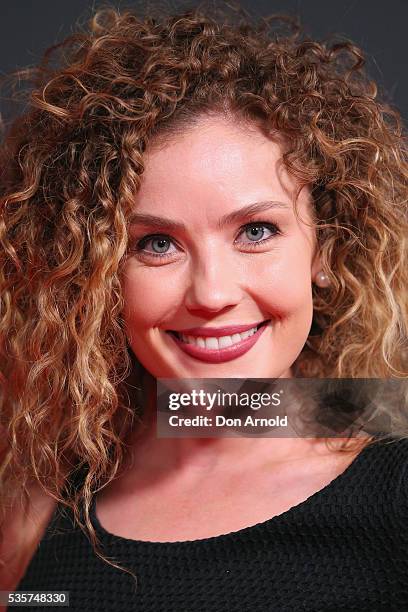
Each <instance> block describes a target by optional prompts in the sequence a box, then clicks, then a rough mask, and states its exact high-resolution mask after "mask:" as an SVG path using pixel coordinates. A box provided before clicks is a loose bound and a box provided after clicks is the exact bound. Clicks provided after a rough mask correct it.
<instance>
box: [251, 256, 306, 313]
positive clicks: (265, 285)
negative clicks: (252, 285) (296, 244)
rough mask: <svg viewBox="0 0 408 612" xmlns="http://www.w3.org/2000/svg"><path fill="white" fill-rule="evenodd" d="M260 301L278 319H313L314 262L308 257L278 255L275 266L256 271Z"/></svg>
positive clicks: (254, 272) (254, 276) (254, 273)
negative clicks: (311, 269) (312, 266)
mask: <svg viewBox="0 0 408 612" xmlns="http://www.w3.org/2000/svg"><path fill="white" fill-rule="evenodd" d="M251 276H252V278H257V279H258V282H257V283H256V286H257V289H256V292H257V296H258V300H261V301H262V302H263V306H264V307H265V309H266V310H267V311H268V312H270V313H271V314H272V315H273V316H274V317H275V318H277V319H281V320H282V321H283V320H287V319H288V318H290V317H294V316H296V317H302V318H303V317H304V318H305V319H309V318H310V317H311V315H312V312H313V301H312V287H311V282H312V281H311V273H310V262H309V261H308V258H307V256H303V257H301V258H299V257H290V254H287V256H285V257H284V258H283V257H281V258H279V259H278V258H276V260H275V261H274V262H273V263H272V265H265V266H263V268H262V270H261V269H259V270H255V269H253V270H252V274H251Z"/></svg>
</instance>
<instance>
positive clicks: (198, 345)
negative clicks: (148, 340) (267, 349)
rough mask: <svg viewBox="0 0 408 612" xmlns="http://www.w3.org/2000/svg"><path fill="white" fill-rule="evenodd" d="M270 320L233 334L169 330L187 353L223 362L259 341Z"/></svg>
mask: <svg viewBox="0 0 408 612" xmlns="http://www.w3.org/2000/svg"><path fill="white" fill-rule="evenodd" d="M269 322H270V320H267V321H263V322H262V323H260V324H259V325H255V326H254V327H252V328H250V329H248V330H246V331H243V332H240V333H234V334H232V335H225V336H217V337H216V336H205V337H203V336H190V335H185V334H182V333H179V332H176V331H172V330H169V331H168V332H167V333H168V334H169V335H170V336H171V337H172V338H173V340H174V341H175V342H176V344H177V346H178V347H179V348H180V349H181V350H182V351H183V352H184V353H187V355H190V356H191V357H194V358H195V359H198V360H200V361H205V362H207V363H222V362H224V361H230V360H232V359H236V358H237V357H239V356H240V355H243V354H244V353H246V352H247V351H249V349H250V348H252V347H253V346H254V344H255V343H256V342H257V341H258V339H259V338H260V336H261V335H262V333H263V332H264V331H265V329H266V327H267V325H268V323H269Z"/></svg>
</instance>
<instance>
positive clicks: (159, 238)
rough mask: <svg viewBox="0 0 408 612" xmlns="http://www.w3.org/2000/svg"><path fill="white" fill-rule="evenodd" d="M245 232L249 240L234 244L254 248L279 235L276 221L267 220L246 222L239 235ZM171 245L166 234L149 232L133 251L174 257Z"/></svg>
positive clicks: (148, 255) (147, 256)
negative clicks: (266, 233) (267, 233)
mask: <svg viewBox="0 0 408 612" xmlns="http://www.w3.org/2000/svg"><path fill="white" fill-rule="evenodd" d="M244 232H245V233H246V235H247V237H248V238H249V241H248V242H246V241H244V242H241V241H239V240H235V241H234V244H237V243H238V244H244V245H245V248H246V249H256V248H257V247H258V245H263V244H264V243H266V242H268V241H269V240H271V239H273V238H275V237H276V236H278V235H281V231H280V229H279V227H278V226H277V224H276V223H269V222H267V221H257V222H252V223H247V224H246V225H244V226H243V227H241V228H240V232H239V234H238V235H239V236H240V235H241V234H242V233H244ZM265 232H269V233H270V235H269V236H268V235H267V236H266V237H265ZM149 244H150V245H151V248H152V250H148V249H147V248H146V247H147V246H148V245H149ZM171 245H173V246H174V247H175V242H174V240H173V239H172V238H171V237H170V236H167V235H166V234H149V235H147V236H144V237H143V238H141V239H140V240H139V241H138V242H137V243H136V245H135V248H134V249H131V250H132V251H133V252H136V253H137V254H138V255H139V256H140V257H144V258H150V259H156V260H164V259H165V258H171V257H174V255H175V254H176V253H177V250H178V249H177V247H175V248H174V249H173V250H171V249H170V247H171Z"/></svg>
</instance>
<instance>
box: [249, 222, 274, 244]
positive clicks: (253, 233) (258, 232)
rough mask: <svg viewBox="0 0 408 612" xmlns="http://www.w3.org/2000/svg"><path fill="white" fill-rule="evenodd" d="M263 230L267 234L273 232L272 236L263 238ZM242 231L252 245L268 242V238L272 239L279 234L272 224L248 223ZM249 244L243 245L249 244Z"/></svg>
mask: <svg viewBox="0 0 408 612" xmlns="http://www.w3.org/2000/svg"><path fill="white" fill-rule="evenodd" d="M265 229H266V230H268V231H269V232H273V234H272V236H266V238H264V235H265ZM243 231H245V233H246V235H247V237H248V238H249V240H250V243H251V242H252V243H253V244H259V243H260V242H265V241H266V240H269V238H272V237H273V236H274V235H276V234H279V233H280V231H279V228H278V227H277V226H276V225H275V224H274V223H264V222H262V223H249V224H248V225H246V226H245V227H244V228H243ZM250 243H245V244H250Z"/></svg>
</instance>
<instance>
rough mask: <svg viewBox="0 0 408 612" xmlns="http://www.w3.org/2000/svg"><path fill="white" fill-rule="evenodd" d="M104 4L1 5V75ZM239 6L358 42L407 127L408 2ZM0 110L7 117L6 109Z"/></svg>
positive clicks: (303, 0)
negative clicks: (292, 19)
mask: <svg viewBox="0 0 408 612" xmlns="http://www.w3.org/2000/svg"><path fill="white" fill-rule="evenodd" d="M150 1H151V2H153V3H154V0H150ZM101 4H102V1H100V0H65V1H64V0H11V1H9V2H7V1H6V0H3V1H2V2H1V3H0V74H4V73H6V72H9V71H11V70H14V69H15V68H21V67H24V66H26V65H29V64H34V63H36V61H37V60H38V58H39V57H40V55H41V53H42V52H43V51H44V50H45V49H46V48H47V47H48V46H50V45H51V44H54V43H55V42H59V41H60V40H61V39H62V38H63V37H64V36H66V35H67V34H69V33H71V32H72V30H73V29H74V28H75V23H76V22H77V21H79V22H80V23H84V22H85V21H86V19H87V17H88V16H89V14H90V13H91V11H92V7H94V8H95V7H98V6H100V5H101ZM111 4H112V5H113V6H120V7H126V6H132V0H128V1H127V2H126V3H125V2H122V1H121V0H112V1H111ZM161 4H162V5H163V2H161ZM189 4H190V5H194V4H197V3H195V2H194V0H192V2H190V3H189ZM166 5H167V6H171V7H174V8H177V7H179V6H180V3H178V2H177V0H172V1H170V2H169V1H167V3H166ZM241 5H242V6H243V7H244V8H247V9H249V10H250V11H251V13H255V14H259V15H267V14H269V13H274V12H286V13H289V14H298V15H299V16H300V17H301V20H302V23H303V24H304V25H305V26H306V28H307V31H308V32H309V33H310V34H311V35H313V36H316V37H318V38H322V37H324V36H326V35H328V34H331V33H337V34H340V35H342V36H344V37H347V38H350V39H352V40H354V41H355V42H356V43H357V44H358V45H359V46H360V47H362V49H363V50H364V51H365V52H366V54H367V56H368V69H369V73H370V75H371V76H372V77H373V78H374V79H375V80H376V81H377V83H378V84H379V85H380V88H381V90H382V91H384V92H387V99H388V101H390V102H391V103H392V104H393V105H394V106H396V107H397V108H398V109H399V111H400V112H401V113H402V115H403V117H404V120H405V123H406V120H407V119H408V79H407V77H406V72H407V66H406V64H407V57H408V36H407V28H408V0H386V1H385V0H253V1H251V0H242V1H241ZM136 6H137V5H136ZM181 6H182V7H183V8H184V7H185V6H187V3H186V2H183V3H182V4H181ZM1 108H2V110H3V112H7V109H6V105H5V104H2V106H1Z"/></svg>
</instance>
